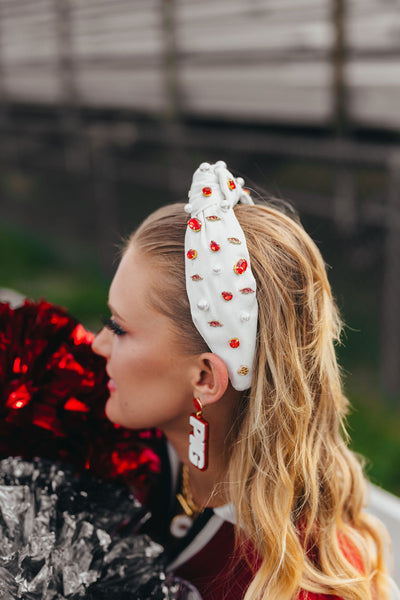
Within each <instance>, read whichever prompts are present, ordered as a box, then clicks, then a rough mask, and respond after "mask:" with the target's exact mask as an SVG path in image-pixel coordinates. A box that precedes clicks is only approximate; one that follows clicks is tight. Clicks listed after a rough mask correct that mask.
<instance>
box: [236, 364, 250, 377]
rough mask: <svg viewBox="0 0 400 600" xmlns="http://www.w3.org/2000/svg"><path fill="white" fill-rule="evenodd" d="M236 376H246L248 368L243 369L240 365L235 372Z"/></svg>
mask: <svg viewBox="0 0 400 600" xmlns="http://www.w3.org/2000/svg"><path fill="white" fill-rule="evenodd" d="M237 372H238V375H247V374H248V372H249V367H245V366H244V365H242V366H241V367H240V369H238V370H237Z"/></svg>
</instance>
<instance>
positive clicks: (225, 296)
mask: <svg viewBox="0 0 400 600" xmlns="http://www.w3.org/2000/svg"><path fill="white" fill-rule="evenodd" d="M221 296H222V297H223V299H224V300H226V301H227V302H229V300H232V298H233V294H232V293H231V292H222V293H221Z"/></svg>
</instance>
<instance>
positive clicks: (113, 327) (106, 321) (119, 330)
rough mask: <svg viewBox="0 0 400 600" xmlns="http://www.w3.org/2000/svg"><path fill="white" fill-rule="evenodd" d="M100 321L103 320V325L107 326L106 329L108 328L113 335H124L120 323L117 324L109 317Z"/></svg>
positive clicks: (124, 332)
mask: <svg viewBox="0 0 400 600" xmlns="http://www.w3.org/2000/svg"><path fill="white" fill-rule="evenodd" d="M102 321H103V325H104V327H107V329H109V330H110V331H112V332H113V333H115V335H125V334H126V331H125V329H122V327H121V325H118V323H117V322H116V321H115V320H114V319H112V318H111V317H107V318H105V319H102Z"/></svg>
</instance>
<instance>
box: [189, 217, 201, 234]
mask: <svg viewBox="0 0 400 600" xmlns="http://www.w3.org/2000/svg"><path fill="white" fill-rule="evenodd" d="M188 227H189V228H190V229H191V230H192V231H200V229H201V221H199V219H195V218H194V217H193V219H190V220H189V222H188Z"/></svg>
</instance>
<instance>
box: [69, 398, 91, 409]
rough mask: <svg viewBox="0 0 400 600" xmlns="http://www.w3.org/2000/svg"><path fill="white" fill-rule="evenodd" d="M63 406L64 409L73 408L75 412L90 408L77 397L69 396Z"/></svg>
mask: <svg viewBox="0 0 400 600" xmlns="http://www.w3.org/2000/svg"><path fill="white" fill-rule="evenodd" d="M64 408H65V410H74V411H77V412H89V410H90V409H89V407H88V406H86V404H84V403H83V402H81V401H80V400H78V399H77V398H70V399H69V400H67V402H66V403H65V404H64Z"/></svg>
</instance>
